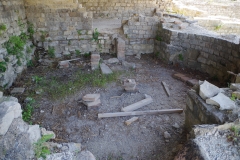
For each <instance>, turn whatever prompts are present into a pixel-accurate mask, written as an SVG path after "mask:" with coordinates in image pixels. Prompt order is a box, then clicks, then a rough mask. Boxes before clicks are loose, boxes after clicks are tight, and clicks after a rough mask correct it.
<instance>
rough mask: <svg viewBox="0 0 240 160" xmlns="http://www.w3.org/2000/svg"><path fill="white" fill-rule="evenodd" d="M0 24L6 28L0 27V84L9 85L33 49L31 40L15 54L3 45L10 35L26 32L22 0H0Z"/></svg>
mask: <svg viewBox="0 0 240 160" xmlns="http://www.w3.org/2000/svg"><path fill="white" fill-rule="evenodd" d="M0 26H6V30H5V29H0V30H1V31H0V86H2V87H9V86H10V85H11V84H12V83H13V81H14V80H15V78H16V76H17V74H20V73H21V72H22V70H23V69H24V68H25V67H26V64H27V61H28V60H29V59H31V55H32V54H33V51H34V49H33V48H31V47H30V45H31V42H29V41H28V42H27V43H26V45H25V46H24V49H23V51H19V52H17V53H15V54H12V53H11V54H9V53H8V52H7V50H6V47H5V45H4V44H5V43H6V42H8V41H9V39H11V37H13V36H16V37H19V35H20V34H21V33H26V32H27V19H26V15H25V8H24V3H23V0H1V1H0ZM0 28H2V27H0ZM3 28H5V27H3ZM11 48H12V47H11Z"/></svg>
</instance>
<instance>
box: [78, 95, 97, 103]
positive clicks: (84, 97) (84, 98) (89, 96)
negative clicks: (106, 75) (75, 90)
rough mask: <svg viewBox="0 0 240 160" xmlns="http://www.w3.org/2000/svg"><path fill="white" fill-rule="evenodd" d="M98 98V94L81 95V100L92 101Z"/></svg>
mask: <svg viewBox="0 0 240 160" xmlns="http://www.w3.org/2000/svg"><path fill="white" fill-rule="evenodd" d="M99 98H100V94H86V95H85V96H83V98H82V99H83V100H84V101H86V102H94V101H96V100H98V99H99Z"/></svg>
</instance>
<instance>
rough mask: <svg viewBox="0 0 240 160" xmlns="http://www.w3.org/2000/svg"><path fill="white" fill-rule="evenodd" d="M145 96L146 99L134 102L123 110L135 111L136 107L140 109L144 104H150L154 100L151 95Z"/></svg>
mask: <svg viewBox="0 0 240 160" xmlns="http://www.w3.org/2000/svg"><path fill="white" fill-rule="evenodd" d="M145 98H146V99H144V100H141V101H139V102H137V103H134V104H131V105H129V106H127V107H124V108H122V111H123V112H130V111H134V110H136V109H139V108H141V107H143V106H146V105H148V104H150V103H152V102H153V99H152V97H151V96H149V95H146V94H145Z"/></svg>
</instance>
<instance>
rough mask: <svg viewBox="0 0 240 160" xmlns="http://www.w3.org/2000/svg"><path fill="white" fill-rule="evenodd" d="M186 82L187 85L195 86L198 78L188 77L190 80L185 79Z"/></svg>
mask: <svg viewBox="0 0 240 160" xmlns="http://www.w3.org/2000/svg"><path fill="white" fill-rule="evenodd" d="M187 84H188V85H189V86H195V85H198V84H199V80H197V79H190V80H188V81H187Z"/></svg>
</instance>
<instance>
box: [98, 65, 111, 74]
mask: <svg viewBox="0 0 240 160" xmlns="http://www.w3.org/2000/svg"><path fill="white" fill-rule="evenodd" d="M100 68H101V71H102V73H103V74H112V73H113V72H112V70H111V69H110V68H109V67H108V66H107V65H106V64H104V63H102V64H100Z"/></svg>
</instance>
